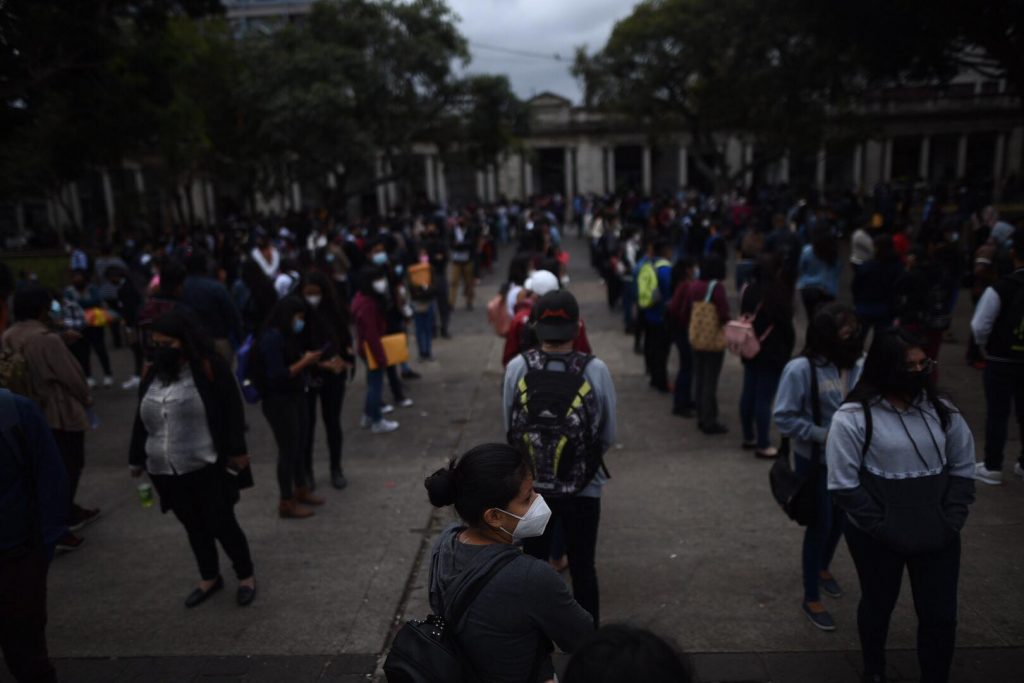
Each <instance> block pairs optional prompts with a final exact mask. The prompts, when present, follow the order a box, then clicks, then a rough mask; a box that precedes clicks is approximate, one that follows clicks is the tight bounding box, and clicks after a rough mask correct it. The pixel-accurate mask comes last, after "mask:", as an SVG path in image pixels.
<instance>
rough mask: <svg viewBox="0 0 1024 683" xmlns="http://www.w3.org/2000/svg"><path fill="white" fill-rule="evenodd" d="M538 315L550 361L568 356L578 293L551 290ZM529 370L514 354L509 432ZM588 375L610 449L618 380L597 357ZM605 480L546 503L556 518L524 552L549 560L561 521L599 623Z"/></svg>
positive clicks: (508, 375) (575, 331)
mask: <svg viewBox="0 0 1024 683" xmlns="http://www.w3.org/2000/svg"><path fill="white" fill-rule="evenodd" d="M534 276H536V273H535V274H534ZM534 318H535V320H536V322H535V323H534V331H535V332H536V334H537V338H538V339H539V340H540V350H541V353H542V354H543V355H544V356H545V359H546V361H558V360H560V359H565V360H567V359H568V358H569V355H570V354H571V353H572V352H573V346H574V343H575V341H576V339H577V337H578V336H579V331H580V325H581V324H580V307H579V304H577V303H576V298H575V297H574V296H573V295H572V294H570V293H569V292H566V291H564V290H557V289H556V290H553V291H550V292H548V293H547V294H545V295H544V296H542V297H540V298H539V299H538V300H537V302H536V304H534ZM565 360H563V362H561V363H559V362H549V363H547V364H546V366H545V368H546V369H550V370H560V371H565V370H566V369H567V366H566V363H565ZM526 373H527V363H526V358H525V357H524V356H523V355H519V356H516V357H515V358H514V359H512V361H511V362H510V363H509V364H508V368H507V369H506V370H505V385H504V393H503V401H502V406H503V410H504V416H505V431H506V432H507V431H508V428H509V423H510V421H511V417H512V404H513V402H514V401H515V399H516V391H517V386H518V385H519V382H520V380H521V379H523V378H524V377H525V376H526ZM583 378H584V379H585V380H586V381H587V383H588V384H589V385H590V388H591V391H592V392H593V393H594V396H595V398H596V401H595V403H596V406H597V408H596V412H597V414H596V415H594V419H595V420H596V421H597V424H598V425H600V438H601V451H602V453H606V452H607V451H608V449H609V448H610V447H611V445H612V444H613V443H615V401H616V398H615V385H614V384H613V383H612V376H611V373H610V372H609V371H608V366H607V365H605V364H604V362H603V361H601V360H600V359H598V358H593V359H591V360H590V362H588V363H587V364H586V365H585V367H584V369H583ZM606 481H607V477H606V475H605V472H604V471H603V469H602V470H598V472H597V474H596V475H594V478H593V479H592V480H591V482H590V484H588V485H587V486H586V487H584V488H583V490H581V491H580V492H579V493H577V494H576V495H574V496H571V497H566V498H551V499H549V500H548V501H547V502H548V506H549V507H550V508H551V520H550V523H549V524H548V525H547V529H546V531H545V532H544V535H543V536H540V537H538V538H529V539H526V541H525V542H524V545H523V549H524V551H525V552H527V553H529V554H530V555H533V556H534V557H537V558H539V559H542V560H545V561H546V560H547V559H548V557H549V555H550V551H551V539H552V535H553V533H554V529H555V527H556V526H558V525H559V524H561V526H562V531H563V533H564V536H565V546H566V553H567V555H568V557H569V571H570V573H571V575H572V586H573V596H574V597H575V598H576V601H577V602H578V603H579V604H580V606H581V607H583V608H584V609H585V610H587V611H588V612H590V614H591V616H593V617H594V624H595V625H599V623H600V613H599V597H598V596H599V593H598V586H597V569H596V564H595V559H594V556H595V552H596V549H597V526H598V522H599V520H600V517H601V489H602V487H603V486H604V484H605V482H606Z"/></svg>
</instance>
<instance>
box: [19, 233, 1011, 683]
mask: <svg viewBox="0 0 1024 683" xmlns="http://www.w3.org/2000/svg"><path fill="white" fill-rule="evenodd" d="M568 242H569V244H568V246H569V248H570V251H571V252H572V257H573V260H572V267H571V275H572V283H571V285H570V289H571V290H572V291H573V292H574V293H575V294H576V295H577V297H578V298H579V299H580V302H581V308H582V311H583V315H584V317H585V318H586V320H587V328H588V333H589V334H590V338H591V342H592V344H593V346H594V349H595V352H596V353H597V354H598V355H599V356H600V357H601V358H603V359H604V360H605V361H606V362H607V363H608V365H609V367H610V368H611V371H612V374H613V376H614V379H615V382H616V387H617V391H618V394H619V416H618V418H619V428H620V433H619V443H618V444H617V445H616V446H615V448H614V450H613V451H612V452H611V453H610V454H609V456H608V466H609V468H610V469H611V471H612V474H613V479H612V481H611V482H610V483H609V484H608V486H607V487H606V490H605V497H604V500H603V503H602V506H603V510H602V523H601V531H600V540H599V548H598V573H599V577H600V580H601V595H602V616H603V618H604V620H605V622H606V623H613V622H628V623H631V624H635V625H639V626H644V627H647V628H651V629H653V630H655V631H656V632H658V633H660V634H661V635H662V636H664V637H666V638H667V639H669V640H670V641H672V642H673V643H675V644H676V645H677V646H678V647H679V648H680V649H682V650H683V651H685V652H687V653H689V654H690V655H691V657H692V661H693V663H694V667H695V670H696V672H697V674H698V678H699V679H700V680H701V681H708V682H710V681H722V682H725V681H729V682H740V681H751V682H753V681H775V682H778V683H784V682H790V681H792V682H807V681H828V682H832V681H835V682H837V683H842V682H845V681H856V680H858V673H859V651H858V641H857V635H856V603H857V596H858V592H859V591H858V588H857V585H856V575H855V573H854V570H853V566H852V563H851V561H850V558H849V554H848V552H847V550H846V548H845V545H843V544H841V545H840V547H839V550H838V552H837V557H836V561H835V564H834V568H833V571H834V574H835V575H836V577H837V579H838V580H839V581H840V582H841V583H842V585H843V587H844V589H845V595H844V596H843V597H842V598H840V599H838V600H834V601H832V600H830V599H828V598H825V599H826V600H827V601H828V605H829V608H830V609H831V611H832V613H833V615H834V616H835V619H836V621H837V623H838V630H837V631H836V632H834V633H830V634H826V633H822V632H820V631H817V630H816V629H814V628H813V627H812V626H811V625H810V624H809V623H808V622H807V621H806V619H805V618H804V617H803V616H802V615H801V614H800V611H799V606H800V598H801V588H800V584H801V582H800V561H799V558H800V544H801V540H802V535H801V530H800V529H799V528H798V527H796V526H795V525H794V524H792V523H790V522H789V521H788V520H787V519H786V518H785V516H784V515H783V514H782V513H781V512H780V511H779V509H778V507H777V506H776V505H775V503H774V501H773V499H772V497H771V494H770V492H769V490H768V469H769V467H770V464H769V463H766V462H763V461H758V460H755V459H754V458H753V457H752V456H751V455H750V453H749V452H746V451H742V450H741V449H740V448H739V442H740V435H739V424H738V413H737V404H738V397H739V388H740V383H741V370H740V365H739V363H738V361H736V360H735V359H734V358H731V357H730V358H728V359H727V361H726V367H725V369H724V370H723V374H722V379H721V384H720V392H719V396H720V402H721V410H722V417H723V421H724V422H725V423H726V424H727V425H729V426H730V428H731V432H730V433H729V434H727V435H724V436H715V437H709V436H704V435H702V434H700V433H699V432H698V431H697V430H696V426H695V424H694V423H693V422H692V421H690V420H684V419H681V418H677V417H673V416H671V415H670V408H671V405H670V400H669V399H668V397H665V396H662V395H659V394H657V393H655V392H654V391H653V390H651V389H650V388H648V386H647V380H646V378H645V377H644V374H643V362H642V359H641V357H640V356H637V355H634V353H633V351H632V340H631V338H629V337H626V336H625V335H624V334H623V333H622V325H621V320H620V317H621V314H620V313H615V314H612V313H611V312H609V311H608V308H607V306H606V305H605V304H604V303H603V301H604V298H603V297H604V291H603V287H602V285H601V283H600V281H599V280H598V279H597V278H596V276H595V275H594V274H593V273H592V271H591V270H590V269H589V267H588V266H587V256H586V248H585V245H584V244H583V243H582V242H579V241H577V240H576V239H575V238H570V239H569V240H568ZM507 255H508V254H507V253H506V254H504V256H506V257H507ZM503 263H504V261H503ZM500 280H501V276H500V275H496V276H489V277H487V278H485V279H484V283H483V285H482V286H481V287H480V290H479V291H480V297H479V299H478V302H477V308H476V310H475V311H474V312H472V313H468V312H466V311H465V310H464V308H463V307H462V304H461V302H460V310H458V311H457V312H456V313H455V315H454V318H453V325H452V329H453V333H454V338H453V339H452V340H450V341H448V340H440V339H439V340H437V342H436V343H435V352H436V356H437V359H438V360H437V362H435V363H426V364H415V363H414V365H415V367H416V369H417V370H418V371H420V372H422V374H423V379H420V380H415V381H410V382H408V390H409V396H411V397H412V398H413V399H414V401H415V402H416V405H415V406H413V407H412V408H409V409H404V410H399V411H397V414H396V417H397V419H398V420H399V421H400V422H401V428H400V429H399V431H398V432H396V433H394V434H391V435H386V436H373V435H371V434H369V433H368V432H367V431H363V430H360V429H359V426H358V421H359V416H360V413H361V408H362V398H363V392H364V382H363V380H362V377H361V376H360V377H359V378H357V380H356V381H355V383H354V384H352V385H351V386H350V387H349V395H348V401H347V402H346V405H345V408H344V413H343V415H344V419H343V425H344V429H345V456H344V458H345V460H344V462H345V473H346V475H347V477H348V479H349V482H350V483H349V487H348V488H347V489H346V490H344V491H342V492H337V491H334V490H333V489H331V488H330V487H329V486H328V485H327V481H326V469H327V457H326V452H325V445H324V443H323V434H322V431H318V441H317V453H318V460H317V471H318V474H319V475H320V478H321V482H320V483H321V486H320V488H319V489H318V492H319V493H322V494H323V495H324V496H326V498H327V504H326V505H325V506H324V507H323V508H321V509H320V510H318V512H317V515H316V517H314V518H312V519H310V520H306V521H292V520H289V521H285V520H280V519H279V518H278V517H277V514H276V503H277V491H276V486H275V482H274V478H275V477H274V458H275V454H274V445H273V439H272V437H271V434H270V430H269V428H268V426H267V424H266V420H265V419H264V418H263V416H262V414H261V413H260V412H259V409H258V407H255V408H254V407H252V406H250V407H249V408H248V420H249V424H250V431H249V434H248V440H249V446H250V452H251V454H252V458H253V461H254V468H255V478H256V482H257V485H256V487H255V488H254V489H251V490H249V491H246V492H244V493H243V496H242V502H241V503H240V504H239V506H238V509H237V511H238V517H239V520H240V522H241V524H242V527H243V529H245V531H246V533H247V534H248V536H249V541H250V544H251V547H252V554H253V558H254V560H255V563H256V576H257V581H258V584H259V595H258V596H257V598H256V601H255V603H254V604H253V605H252V606H251V607H249V608H245V609H243V608H239V607H237V606H236V605H235V603H234V598H233V595H232V590H233V588H234V582H233V581H232V580H231V576H230V568H229V567H228V566H227V565H225V566H224V568H223V570H224V572H225V575H226V578H228V590H227V591H224V592H223V593H222V594H220V595H218V596H216V597H214V598H212V599H211V600H210V601H209V602H207V603H206V604H204V605H202V606H201V607H199V608H197V609H194V610H186V609H185V608H184V607H183V605H182V601H183V600H184V598H185V596H186V595H187V594H188V592H189V591H190V590H191V589H192V588H193V584H194V582H195V581H196V579H197V576H196V568H195V566H194V562H193V560H192V557H191V554H190V552H189V550H188V544H187V541H186V538H185V534H184V532H183V530H182V528H181V527H180V525H179V524H178V523H177V522H176V521H175V520H174V519H173V517H172V516H170V515H161V514H160V512H159V510H158V508H155V507H154V508H143V507H141V506H140V505H139V502H138V499H137V496H136V492H135V483H136V482H135V480H132V479H131V478H129V476H128V472H127V466H126V463H127V446H128V438H129V432H130V426H131V420H132V417H133V415H134V410H135V398H134V396H133V395H132V394H131V392H123V391H121V390H120V389H116V390H115V389H109V390H98V391H97V412H98V414H99V417H100V420H101V424H100V427H99V428H98V429H97V430H96V431H95V432H92V433H90V434H89V436H88V437H87V467H86V470H85V474H84V477H83V481H82V485H81V489H80V494H79V501H80V502H81V503H82V504H84V505H86V506H99V507H102V508H103V516H102V518H101V519H100V520H99V521H97V522H96V523H95V524H93V525H92V526H90V527H88V528H86V529H85V530H84V531H83V532H82V536H84V537H85V538H86V543H85V545H84V546H83V547H82V549H81V550H79V551H77V552H75V553H73V554H69V555H66V556H62V557H59V558H57V560H56V561H55V562H54V564H53V567H52V570H51V574H50V627H49V631H48V635H49V642H50V649H51V654H52V656H53V657H54V659H55V660H56V664H57V669H58V672H59V674H60V677H61V680H63V681H72V682H74V683H78V682H83V683H84V682H90V681H97V682H99V681H103V682H107V681H136V680H138V681H142V680H145V681H147V682H148V683H160V682H163V681H168V682H177V681H192V680H202V681H206V682H209V681H313V680H321V679H326V680H339V681H346V680H347V681H356V680H369V679H372V678H374V676H380V671H379V663H380V662H381V661H382V658H383V655H384V654H385V653H386V647H387V644H388V642H389V640H390V637H391V636H392V635H393V633H394V631H395V629H396V628H397V626H398V625H399V624H401V623H402V621H403V620H404V619H406V618H410V617H421V616H423V615H424V614H426V613H427V611H428V609H427V606H426V594H425V584H426V573H425V572H426V567H425V565H424V563H423V562H422V560H423V558H424V556H425V555H426V554H427V552H428V550H429V544H430V542H431V540H432V537H433V535H434V533H436V530H437V529H439V528H440V527H441V526H442V525H443V524H444V523H445V522H447V521H448V520H449V519H450V518H451V513H450V512H449V511H448V510H444V511H436V510H433V509H432V508H431V507H430V505H429V503H428V502H427V499H426V494H425V491H424V490H423V487H422V481H423V478H424V476H425V475H426V474H429V473H430V472H431V471H433V470H434V469H436V468H437V467H439V466H441V465H442V464H443V463H444V462H445V461H446V459H447V458H449V457H451V456H452V455H455V454H458V453H461V452H463V451H465V450H467V449H468V448H469V447H471V446H473V445H475V444H477V443H480V442H483V441H488V440H497V441H501V440H503V434H502V424H501V415H500V384H501V377H502V369H501V363H500V348H501V340H499V339H498V338H497V337H496V336H495V335H494V334H493V333H492V332H491V330H490V328H489V327H488V326H487V323H486V320H485V314H484V312H483V308H484V304H485V303H486V300H487V298H489V297H490V296H491V295H492V294H493V293H494V291H495V290H496V288H497V286H498V283H499V281H500ZM968 307H969V302H966V301H965V300H964V299H962V300H961V302H960V307H959V309H958V313H959V315H958V319H957V323H956V326H955V328H954V330H953V333H954V335H955V337H956V338H957V339H958V340H959V343H950V344H946V345H945V346H944V347H943V353H942V356H941V365H940V368H941V373H942V383H943V384H944V385H945V386H946V387H948V388H949V389H951V390H952V394H953V396H954V398H955V399H956V400H957V402H958V403H959V405H960V406H961V408H962V409H963V411H964V413H965V415H966V417H967V419H968V421H969V423H970V424H971V426H972V429H973V430H974V433H975V435H976V438H977V439H978V451H979V452H980V451H981V447H982V445H983V420H984V399H983V395H982V391H981V377H980V373H978V372H977V371H975V370H972V369H970V368H968V367H966V365H965V364H964V363H963V361H962V358H963V352H964V347H963V341H964V339H965V338H966V334H967V332H966V331H967V317H966V316H967V315H968V314H969V311H968ZM798 318H799V315H798ZM797 324H798V329H801V330H802V326H803V321H802V319H798V320H797ZM799 336H800V337H802V333H801V334H800V335H799ZM113 355H114V361H115V370H116V376H117V379H118V380H121V379H123V377H124V376H125V374H126V371H127V368H128V366H129V357H128V354H127V353H126V352H125V351H117V352H114V354H113ZM671 366H672V367H673V368H674V366H675V360H674V358H673V360H672V361H671ZM1011 431H1012V432H1013V434H1012V436H1013V437H1014V439H1015V440H1014V441H1012V442H1011V443H1010V444H1009V445H1008V447H1007V453H1008V454H1013V453H1016V452H1017V451H1018V450H1019V448H1020V443H1019V441H1017V440H1016V438H1017V434H1016V430H1011ZM1011 466H1012V457H1011V458H1009V459H1008V463H1007V469H1009V467H1011ZM1022 539H1024V483H1022V482H1020V481H1019V480H1016V479H1013V478H1012V477H1011V478H1010V481H1008V482H1007V484H1006V485H1004V486H1002V487H989V486H984V485H979V490H978V501H977V503H976V504H975V505H974V507H973V508H972V511H971V517H970V519H969V521H968V524H967V527H966V529H965V531H964V536H963V541H964V553H963V563H962V577H961V583H960V586H961V596H960V627H959V632H958V651H957V654H956V659H955V663H954V673H953V680H954V681H958V682H961V683H967V682H974V681H978V682H981V681H986V682H995V683H998V682H1003V681H1006V682H1013V681H1022V680H1024V584H1022V582H1021V578H1020V577H1021V575H1022V571H1024V545H1022V543H1021V541H1022ZM915 623H916V622H915V618H914V614H913V608H912V604H911V600H910V595H909V587H908V586H905V588H904V591H903V596H902V598H901V600H900V604H899V606H898V607H897V610H896V612H895V614H894V616H893V623H892V628H891V632H890V637H889V645H890V647H891V648H892V649H893V652H892V655H891V672H890V674H891V676H892V679H893V680H897V681H905V680H915V677H916V675H917V668H916V659H915V657H916V656H915V654H914V652H913V648H914V636H915V628H916V627H915ZM563 661H564V660H563ZM9 680H10V678H9V677H8V675H7V672H6V671H2V672H0V682H6V681H9Z"/></svg>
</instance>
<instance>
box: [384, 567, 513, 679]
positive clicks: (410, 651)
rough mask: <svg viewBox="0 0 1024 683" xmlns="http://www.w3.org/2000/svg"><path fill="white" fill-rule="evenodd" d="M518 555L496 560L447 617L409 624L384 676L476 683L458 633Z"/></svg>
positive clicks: (397, 638) (393, 648)
mask: <svg viewBox="0 0 1024 683" xmlns="http://www.w3.org/2000/svg"><path fill="white" fill-rule="evenodd" d="M518 556H519V553H516V552H509V553H507V554H506V556H505V557H503V558H501V559H500V560H497V561H495V563H494V566H492V567H491V569H490V570H489V571H488V572H487V573H486V574H484V575H483V576H481V577H480V578H479V579H476V580H475V581H474V582H473V583H472V584H471V585H469V586H468V587H466V588H465V589H464V590H463V591H462V594H461V595H460V596H459V600H458V601H457V604H454V605H451V606H450V608H448V609H446V610H445V614H444V616H440V615H437V614H431V615H429V616H428V617H427V618H426V619H424V620H422V621H420V620H417V619H412V620H410V621H407V622H406V623H405V625H404V626H403V627H402V628H401V629H399V631H398V633H397V634H395V641H394V642H393V643H392V644H391V651H390V652H389V653H388V656H387V659H386V660H384V676H385V678H386V679H387V681H388V683H464V682H468V681H472V680H475V678H476V677H475V675H474V674H473V671H472V667H471V666H470V665H469V662H467V661H466V660H465V658H463V657H462V656H461V653H460V652H459V646H458V643H457V642H456V640H455V631H456V630H457V628H458V624H459V622H460V621H461V620H462V617H463V615H464V614H465V613H466V611H467V610H468V609H469V606H470V605H471V604H473V601H474V600H475V599H476V597H477V595H479V594H480V591H481V590H483V588H484V586H486V585H487V584H488V583H489V582H490V580H491V579H493V578H494V576H495V575H496V574H497V573H498V572H500V571H501V570H502V569H504V568H505V567H506V566H507V565H508V564H510V563H511V562H512V561H513V560H515V559H516V557H518Z"/></svg>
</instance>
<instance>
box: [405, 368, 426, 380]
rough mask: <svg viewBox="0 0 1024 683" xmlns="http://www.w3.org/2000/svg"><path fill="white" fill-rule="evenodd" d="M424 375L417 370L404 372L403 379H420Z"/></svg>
mask: <svg viewBox="0 0 1024 683" xmlns="http://www.w3.org/2000/svg"><path fill="white" fill-rule="evenodd" d="M421 376H422V375H420V373H418V372H416V371H415V370H403V371H402V379H419V378H420V377H421Z"/></svg>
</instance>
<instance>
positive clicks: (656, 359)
mask: <svg viewBox="0 0 1024 683" xmlns="http://www.w3.org/2000/svg"><path fill="white" fill-rule="evenodd" d="M671 349H672V339H671V337H670V336H669V333H668V327H667V326H666V325H665V323H663V322H662V323H652V322H650V321H648V322H647V334H646V336H644V358H645V359H646V361H647V367H648V369H649V370H650V371H651V386H652V387H654V388H655V389H657V390H658V391H668V354H669V351H670V350H671Z"/></svg>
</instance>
